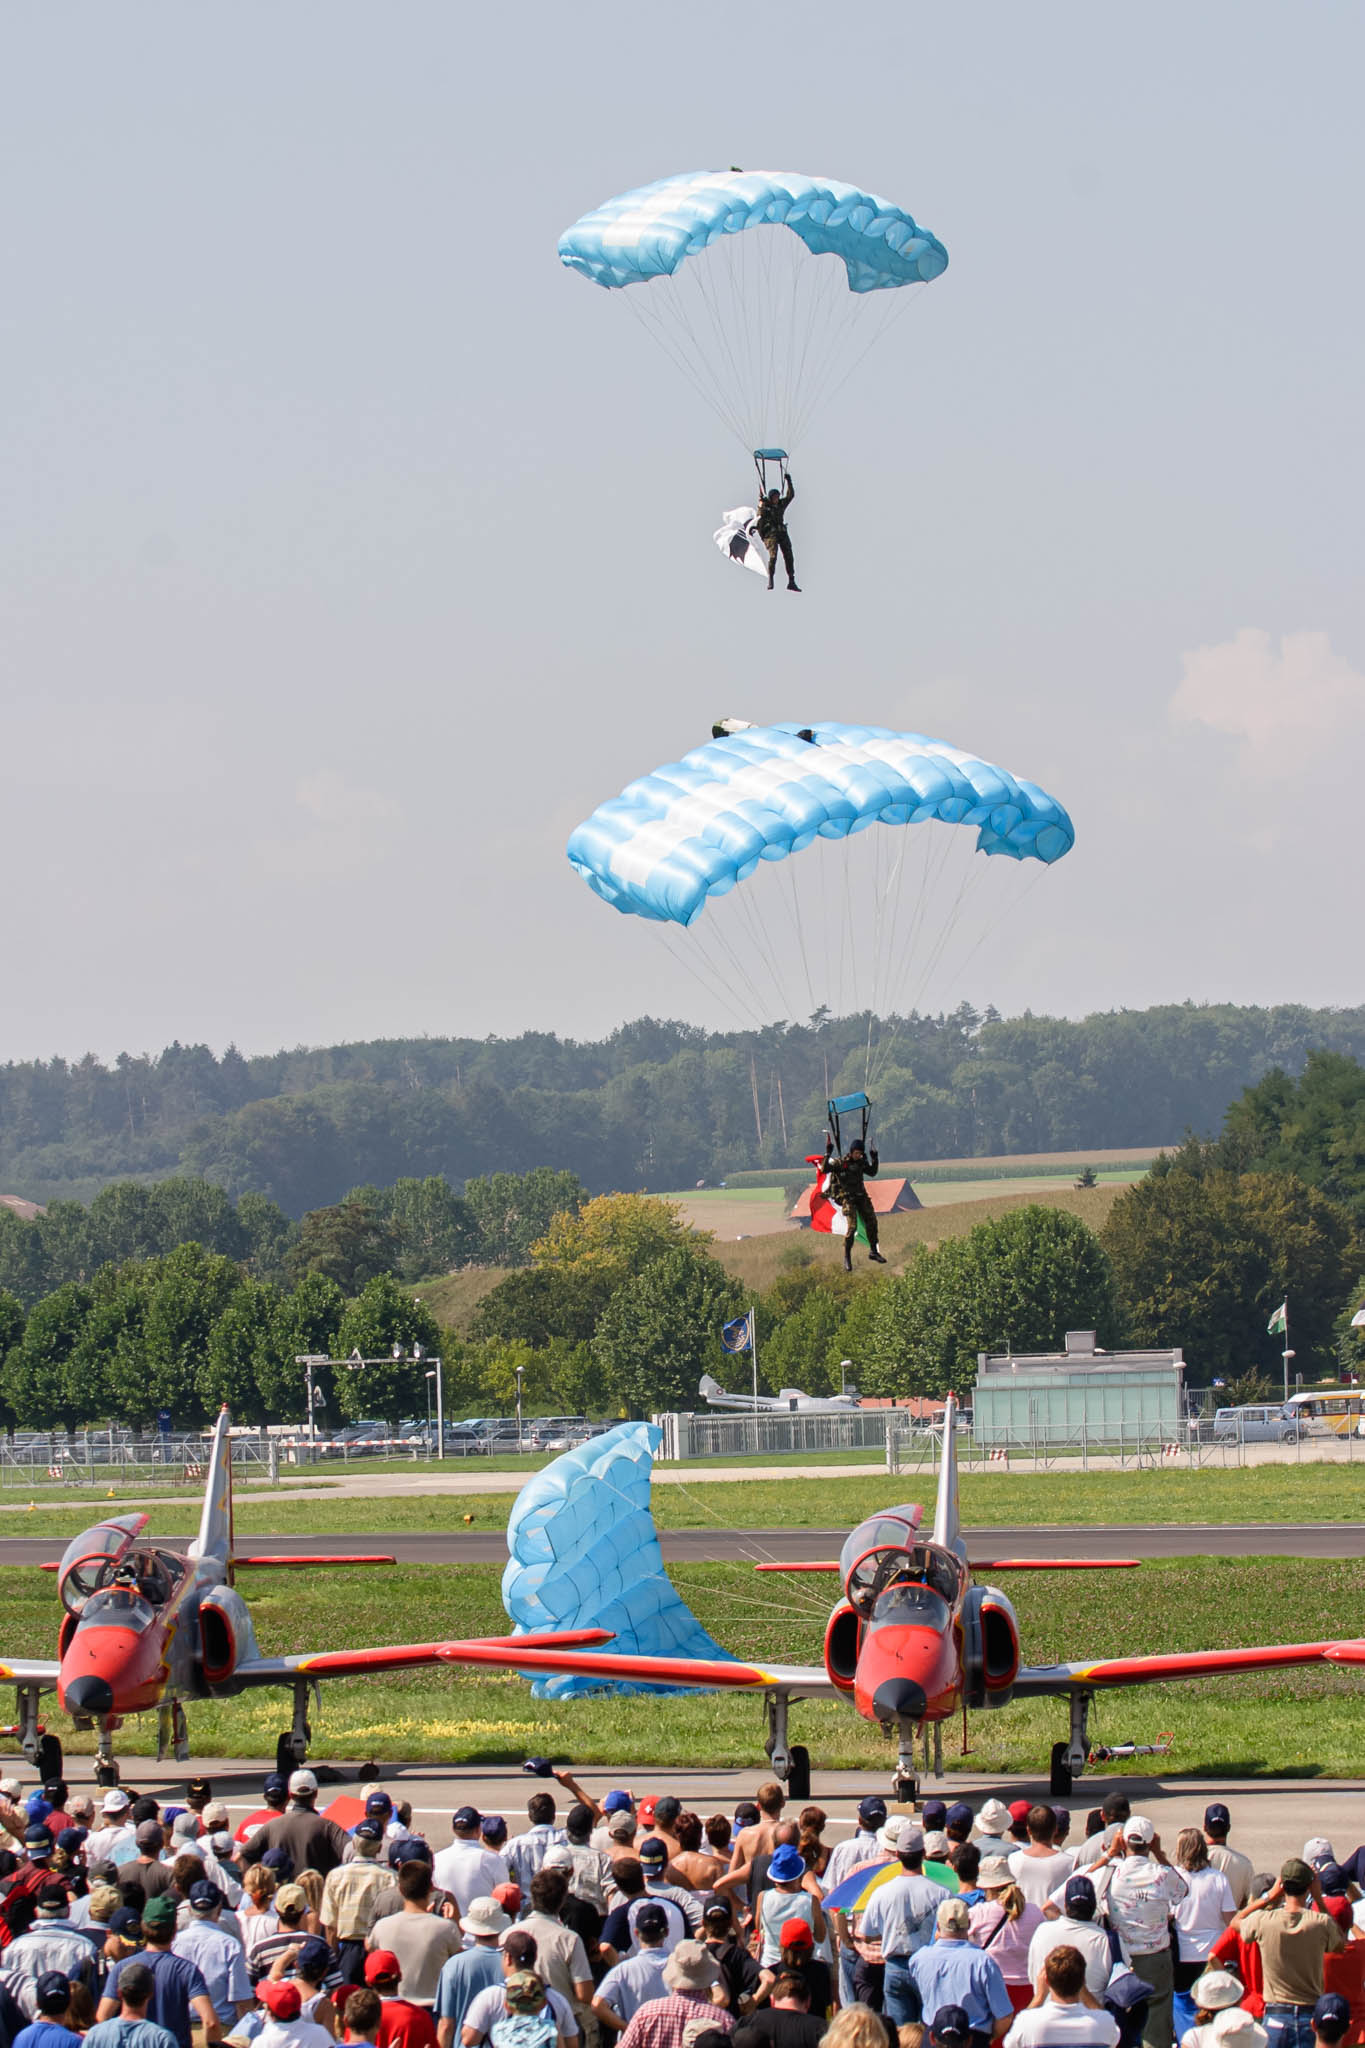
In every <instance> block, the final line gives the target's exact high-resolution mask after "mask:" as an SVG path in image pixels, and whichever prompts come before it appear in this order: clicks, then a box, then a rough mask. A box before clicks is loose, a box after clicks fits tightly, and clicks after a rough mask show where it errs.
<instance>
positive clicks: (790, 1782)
mask: <svg viewBox="0 0 1365 2048" xmlns="http://www.w3.org/2000/svg"><path fill="white" fill-rule="evenodd" d="M787 1796H788V1798H789V1799H809V1798H810V1751H809V1750H808V1749H807V1748H806V1745H805V1743H804V1742H794V1743H793V1744H792V1746H791V1762H790V1764H789V1765H788V1766H787Z"/></svg>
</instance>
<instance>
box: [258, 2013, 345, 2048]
mask: <svg viewBox="0 0 1365 2048" xmlns="http://www.w3.org/2000/svg"><path fill="white" fill-rule="evenodd" d="M256 2042H257V2048H335V2044H333V2043H332V2036H331V2035H330V2034H329V2033H328V2031H327V2029H326V2027H323V2026H319V2024H318V2022H317V2021H316V2020H306V2019H304V2017H303V2015H302V2013H300V2015H299V2017H298V2018H297V2019H296V2020H267V2021H266V2023H265V2025H264V2026H263V2027H262V2028H261V2031H260V2033H259V2034H258V2035H257V2036H256Z"/></svg>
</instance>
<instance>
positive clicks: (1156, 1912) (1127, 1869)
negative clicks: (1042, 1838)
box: [1089, 1813, 1189, 2042]
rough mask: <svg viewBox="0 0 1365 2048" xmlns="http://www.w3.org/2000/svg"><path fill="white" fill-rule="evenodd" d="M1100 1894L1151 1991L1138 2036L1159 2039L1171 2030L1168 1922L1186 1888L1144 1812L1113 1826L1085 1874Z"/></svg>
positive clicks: (1132, 1965)
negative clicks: (1102, 1849) (1110, 1836)
mask: <svg viewBox="0 0 1365 2048" xmlns="http://www.w3.org/2000/svg"><path fill="white" fill-rule="evenodd" d="M1089 1874H1090V1876H1091V1877H1093V1878H1095V1880H1096V1885H1095V1889H1096V1891H1097V1892H1102V1894H1103V1899H1104V1906H1105V1910H1106V1912H1107V1913H1108V1916H1109V1924H1110V1926H1111V1927H1112V1928H1113V1929H1114V1931H1115V1933H1116V1934H1117V1935H1118V1938H1119V1943H1120V1945H1121V1947H1122V1950H1123V1957H1124V1961H1125V1962H1126V1963H1127V1964H1128V1967H1129V1968H1130V1969H1131V1970H1132V1971H1133V1972H1134V1974H1135V1975H1137V1976H1139V1977H1141V1979H1142V1981H1143V1983H1144V1984H1146V1985H1149V1986H1150V1988H1151V1997H1150V1999H1149V2002H1148V2008H1147V2025H1146V2027H1145V2029H1144V2031H1143V2038H1144V2040H1147V2041H1149V2042H1153V2041H1164V2040H1166V2039H1167V2038H1168V2036H1169V2035H1170V2033H1171V2028H1172V2017H1171V2015H1172V2000H1173V1998H1174V1994H1175V1965H1174V1959H1173V1957H1172V1954H1171V1944H1170V1930H1169V1926H1168V1921H1169V1918H1170V1914H1171V1909H1172V1908H1173V1907H1175V1906H1178V1905H1179V1903H1180V1901H1181V1900H1182V1899H1183V1898H1185V1897H1186V1896H1187V1895H1188V1892H1189V1885H1188V1883H1187V1881H1186V1879H1185V1877H1184V1875H1183V1873H1182V1872H1181V1871H1179V1870H1176V1869H1175V1868H1174V1867H1173V1865H1172V1864H1171V1862H1170V1860H1169V1858H1168V1857H1167V1855H1166V1852H1165V1850H1164V1849H1163V1848H1162V1846H1161V1838H1160V1836H1159V1835H1158V1834H1157V1831H1156V1829H1155V1827H1154V1826H1153V1824H1152V1822H1151V1821H1150V1820H1148V1818H1147V1816H1146V1815H1145V1814H1141V1813H1134V1814H1130V1815H1129V1817H1128V1819H1127V1820H1125V1821H1122V1822H1120V1823H1118V1825H1117V1831H1116V1833H1115V1834H1114V1837H1113V1839H1112V1841H1111V1842H1110V1844H1109V1846H1108V1848H1107V1849H1106V1850H1105V1852H1104V1854H1103V1856H1102V1857H1100V1859H1099V1861H1098V1865H1097V1866H1096V1868H1095V1869H1093V1870H1091V1872H1090V1873H1089Z"/></svg>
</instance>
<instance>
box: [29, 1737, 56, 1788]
mask: <svg viewBox="0 0 1365 2048" xmlns="http://www.w3.org/2000/svg"><path fill="white" fill-rule="evenodd" d="M33 1762H34V1766H35V1768H36V1770H37V1772H38V1782H39V1784H40V1785H50V1784H51V1782H52V1780H53V1779H54V1778H60V1777H61V1775H62V1745H61V1743H60V1742H59V1741H58V1740H57V1738H56V1736H55V1735H44V1736H43V1738H42V1740H41V1741H40V1742H39V1744H38V1748H37V1751H36V1753H35V1755H34V1758H33Z"/></svg>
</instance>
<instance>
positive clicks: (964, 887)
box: [879, 857, 1004, 1073]
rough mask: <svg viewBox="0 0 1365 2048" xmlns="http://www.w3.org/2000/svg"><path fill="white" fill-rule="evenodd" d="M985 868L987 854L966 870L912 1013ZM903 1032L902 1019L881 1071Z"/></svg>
mask: <svg viewBox="0 0 1365 2048" xmlns="http://www.w3.org/2000/svg"><path fill="white" fill-rule="evenodd" d="M943 865H944V862H943V861H942V860H941V861H940V862H939V867H940V871H941V870H942V867H943ZM984 869H985V859H984V857H983V858H982V859H980V860H977V859H973V861H972V864H971V866H970V867H968V869H967V870H966V872H965V873H964V875H963V877H962V880H961V882H960V883H959V885H958V891H957V895H956V897H955V898H954V901H953V905H952V908H951V910H950V911H949V912H948V915H947V917H946V918H945V919H944V921H943V926H942V929H941V930H940V932H939V934H938V936H937V938H936V940H935V942H934V944H933V945H932V946H931V948H930V950H929V954H928V957H927V959H926V960H925V961H924V962H923V966H922V969H921V973H920V977H919V983H918V986H917V987H916V988H915V989H914V990H913V992H912V994H911V1000H910V1003H909V1006H908V1007H909V1009H910V1011H911V1012H914V1011H916V1010H918V1008H919V1005H920V1002H921V1001H922V1000H923V997H924V992H925V990H926V989H927V987H928V985H929V981H930V978H931V976H932V975H933V973H934V971H935V969H936V968H937V966H938V964H939V961H940V960H941V959H942V957H943V955H944V953H945V952H946V950H947V948H948V945H949V943H950V942H951V940H952V936H953V933H954V932H955V931H956V929H957V923H958V919H959V917H960V915H961V913H962V909H963V906H964V904H965V903H966V900H967V898H968V896H969V895H970V894H972V893H973V892H974V891H975V889H976V888H977V887H978V886H979V884H980V882H981V878H982V875H983V873H984ZM1001 915H1004V911H1003V910H1002V912H1001ZM900 1032H901V1024H900V1022H898V1023H897V1025H896V1029H895V1030H894V1031H893V1032H892V1034H891V1038H890V1041H889V1043H888V1046H887V1049H886V1052H885V1056H884V1057H883V1059H882V1061H881V1062H880V1066H879V1072H882V1073H884V1072H885V1071H886V1062H887V1061H888V1060H889V1059H890V1056H891V1048H892V1047H893V1046H894V1045H895V1042H896V1040H897V1038H899V1036H900Z"/></svg>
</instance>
